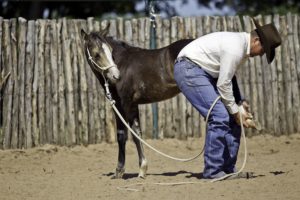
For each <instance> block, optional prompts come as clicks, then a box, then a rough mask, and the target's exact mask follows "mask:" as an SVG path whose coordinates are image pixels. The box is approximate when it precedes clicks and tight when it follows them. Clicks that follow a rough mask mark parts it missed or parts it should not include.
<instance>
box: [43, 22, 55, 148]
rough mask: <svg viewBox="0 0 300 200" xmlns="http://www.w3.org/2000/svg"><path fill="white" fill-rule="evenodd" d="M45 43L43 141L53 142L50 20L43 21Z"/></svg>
mask: <svg viewBox="0 0 300 200" xmlns="http://www.w3.org/2000/svg"><path fill="white" fill-rule="evenodd" d="M45 25H46V27H45V45H44V51H45V52H44V58H45V62H44V63H45V71H44V73H45V91H44V93H45V94H44V95H45V143H53V121H52V119H53V118H52V116H53V113H52V108H53V104H52V97H53V96H52V73H51V63H50V48H51V39H50V31H51V30H50V20H46V21H45Z"/></svg>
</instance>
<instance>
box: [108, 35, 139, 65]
mask: <svg viewBox="0 0 300 200" xmlns="http://www.w3.org/2000/svg"><path fill="white" fill-rule="evenodd" d="M106 40H107V41H108V43H109V44H110V46H111V47H112V48H113V56H114V58H115V59H117V60H115V62H116V64H117V63H118V61H119V60H121V59H122V57H123V56H125V53H126V52H128V51H130V50H135V49H139V48H137V47H133V46H130V45H129V44H127V43H126V42H123V41H120V40H115V39H113V38H112V37H107V38H106Z"/></svg>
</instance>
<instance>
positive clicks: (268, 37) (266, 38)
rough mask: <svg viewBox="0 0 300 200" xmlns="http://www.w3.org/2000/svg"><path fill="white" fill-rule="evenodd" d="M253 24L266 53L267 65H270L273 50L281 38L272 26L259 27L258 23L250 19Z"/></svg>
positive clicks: (273, 53)
mask: <svg viewBox="0 0 300 200" xmlns="http://www.w3.org/2000/svg"><path fill="white" fill-rule="evenodd" d="M252 20H253V22H254V24H255V27H256V29H255V31H256V32H257V34H258V36H259V38H260V41H261V43H262V45H263V47H264V50H265V52H266V57H267V60H268V63H269V64H270V63H271V62H272V61H273V59H274V57H275V48H276V47H278V46H279V45H280V44H281V38H280V35H279V33H278V30H277V29H276V27H275V26H274V24H272V23H271V24H266V25H263V26H261V25H260V24H259V23H258V21H257V20H256V19H254V18H252Z"/></svg>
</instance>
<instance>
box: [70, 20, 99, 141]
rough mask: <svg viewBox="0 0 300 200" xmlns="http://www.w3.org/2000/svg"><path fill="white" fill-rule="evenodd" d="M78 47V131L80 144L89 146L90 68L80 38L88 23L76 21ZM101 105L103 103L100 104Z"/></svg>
mask: <svg viewBox="0 0 300 200" xmlns="http://www.w3.org/2000/svg"><path fill="white" fill-rule="evenodd" d="M76 27H77V28H76V29H75V32H76V45H77V47H79V48H78V49H77V51H78V53H77V56H78V65H79V66H78V67H79V69H78V73H79V74H78V75H79V80H78V81H79V87H80V97H79V98H80V103H79V105H80V106H79V107H80V109H79V111H78V112H79V113H78V121H79V127H78V128H79V130H78V140H79V142H80V143H82V144H84V145H87V144H88V131H89V130H88V119H89V116H88V94H87V92H88V89H87V76H86V72H85V67H88V64H87V61H86V58H85V55H84V49H83V42H82V39H81V36H80V31H81V29H83V30H85V31H86V21H84V20H77V21H76ZM99 103H101V102H99Z"/></svg>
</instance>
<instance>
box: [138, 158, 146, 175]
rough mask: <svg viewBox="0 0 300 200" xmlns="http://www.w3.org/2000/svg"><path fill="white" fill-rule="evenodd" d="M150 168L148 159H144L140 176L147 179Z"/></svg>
mask: <svg viewBox="0 0 300 200" xmlns="http://www.w3.org/2000/svg"><path fill="white" fill-rule="evenodd" d="M147 170H148V164H147V160H146V159H145V160H143V161H142V164H141V166H140V172H139V178H142V179H145V178H146V174H147Z"/></svg>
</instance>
